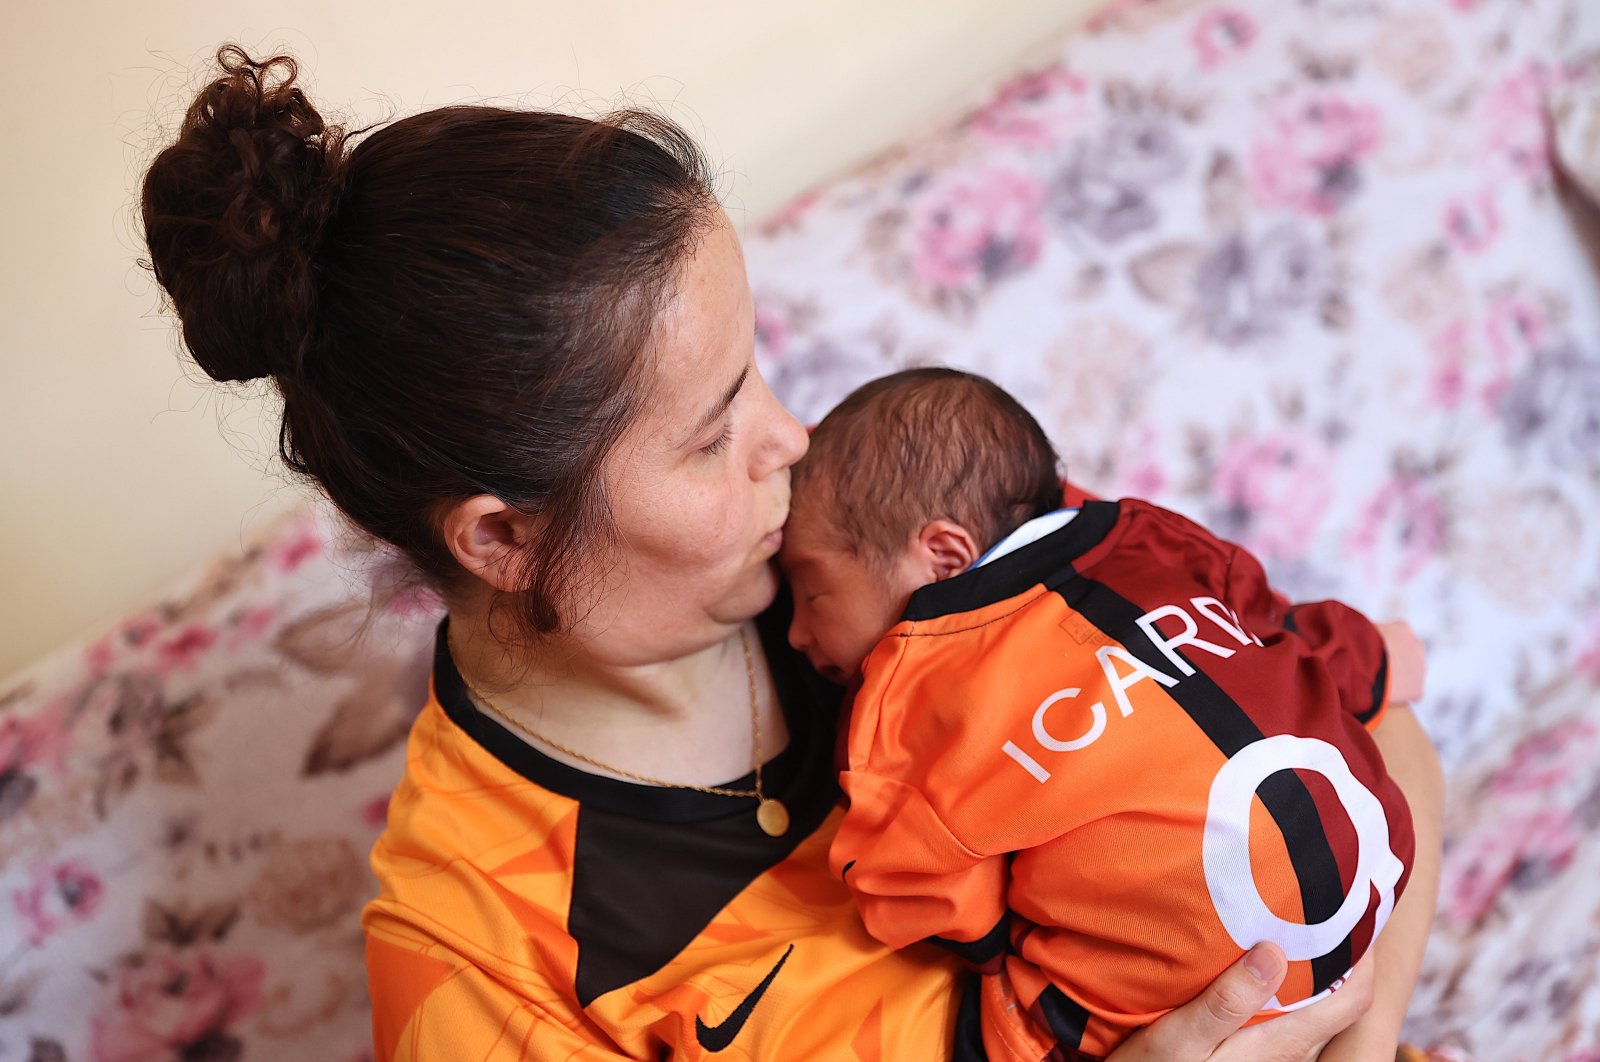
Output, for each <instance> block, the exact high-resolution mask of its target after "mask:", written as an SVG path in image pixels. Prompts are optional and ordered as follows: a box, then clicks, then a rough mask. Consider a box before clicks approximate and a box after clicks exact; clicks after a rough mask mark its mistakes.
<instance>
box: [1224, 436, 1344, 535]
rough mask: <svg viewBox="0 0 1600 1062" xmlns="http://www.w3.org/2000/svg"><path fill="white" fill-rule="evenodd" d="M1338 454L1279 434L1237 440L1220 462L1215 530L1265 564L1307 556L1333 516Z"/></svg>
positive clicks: (1311, 441)
mask: <svg viewBox="0 0 1600 1062" xmlns="http://www.w3.org/2000/svg"><path fill="white" fill-rule="evenodd" d="M1331 467H1332V454H1331V453H1329V451H1328V448H1327V446H1326V445H1324V444H1323V443H1321V442H1320V441H1319V440H1317V439H1316V438H1314V437H1312V436H1309V435H1306V434H1304V433H1300V432H1291V431H1275V432H1270V433H1267V434H1264V435H1258V436H1246V437H1241V438H1238V439H1235V440H1233V441H1232V442H1230V443H1229V444H1228V445H1227V446H1226V447H1225V448H1224V449H1223V451H1222V453H1221V454H1220V455H1219V456H1218V458H1217V464H1216V470H1215V471H1214V472H1213V474H1212V477H1211V490H1210V494H1211V498H1212V503H1213V504H1214V505H1216V506H1219V507H1220V510H1219V512H1218V516H1217V518H1216V519H1215V520H1214V521H1213V526H1214V527H1215V528H1216V529H1217V530H1218V531H1219V533H1222V534H1223V535H1224V536H1225V537H1228V538H1231V539H1233V540H1235V541H1237V542H1239V543H1240V544H1241V545H1243V546H1244V547H1245V548H1246V549H1249V550H1250V551H1251V552H1253V553H1255V554H1256V555H1257V556H1258V557H1259V558H1260V559H1261V560H1262V562H1263V563H1266V564H1270V562H1271V561H1273V560H1287V559H1292V558H1295V557H1299V556H1301V555H1302V554H1303V553H1304V552H1305V550H1306V548H1307V547H1308V546H1309V545H1310V544H1311V542H1312V540H1313V539H1314V538H1315V536H1316V533H1317V530H1318V528H1319V527H1320V526H1321V523H1322V518H1323V516H1324V515H1325V514H1326V513H1327V510H1328V505H1329V502H1330V501H1331V500H1332V491H1331V490H1330V489H1329V484H1328V471H1329V469H1330V468H1331Z"/></svg>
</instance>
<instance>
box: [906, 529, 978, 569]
mask: <svg viewBox="0 0 1600 1062" xmlns="http://www.w3.org/2000/svg"><path fill="white" fill-rule="evenodd" d="M917 550H918V552H919V553H920V554H921V555H922V559H923V561H924V563H926V564H927V565H928V568H929V570H930V572H931V574H932V576H933V581H934V582H940V581H942V580H945V579H948V578H950V577H951V576H952V575H960V574H961V573H962V572H964V571H966V570H967V569H968V568H970V567H972V565H973V563H974V562H975V561H976V560H977V559H978V543H977V540H976V539H974V538H973V537H972V534H971V532H969V531H968V530H967V529H966V528H964V527H962V526H961V525H960V524H958V523H956V522H955V521H953V520H930V521H928V522H927V523H926V524H923V525H922V530H921V531H918V532H917Z"/></svg>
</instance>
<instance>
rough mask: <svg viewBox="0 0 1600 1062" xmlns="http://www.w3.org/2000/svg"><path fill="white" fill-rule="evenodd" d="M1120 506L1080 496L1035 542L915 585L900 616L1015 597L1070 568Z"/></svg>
mask: <svg viewBox="0 0 1600 1062" xmlns="http://www.w3.org/2000/svg"><path fill="white" fill-rule="evenodd" d="M1120 512H1121V507H1120V506H1119V505H1118V504H1117V503H1116V502H1106V501H1091V502H1085V503H1084V504H1083V506H1082V508H1080V509H1079V511H1078V515H1077V516H1075V517H1073V518H1072V520H1071V521H1069V522H1068V523H1067V524H1066V525H1065V526H1064V527H1062V528H1061V529H1060V530H1057V531H1052V532H1051V533H1050V534H1048V535H1046V536H1045V537H1044V538H1041V539H1039V540H1038V541H1037V542H1030V543H1028V545H1026V546H1023V547H1022V548H1021V549H1017V550H1013V551H1011V552H1010V553H1007V554H1006V555H1005V556H1003V557H996V558H995V559H994V560H992V561H990V562H989V563H988V564H985V565H984V566H983V567H981V568H972V569H969V570H967V571H964V572H962V573H961V574H960V575H957V576H953V577H951V578H949V579H945V580H944V581H943V582H937V583H929V584H928V585H927V586H924V587H921V588H919V589H917V590H916V591H915V592H913V593H912V595H911V599H910V600H909V601H907V602H906V610H905V613H904V614H903V615H902V616H901V617H900V618H901V619H907V620H928V619H936V618H938V617H939V616H947V615H950V614H951V613H954V612H970V611H972V610H973V609H975V608H982V607H983V606H984V605H992V604H994V603H995V602H996V601H1004V600H1005V599H1006V598H1008V597H1015V596H1016V595H1017V594H1020V593H1022V592H1023V591H1024V590H1026V589H1028V587H1030V586H1038V585H1039V584H1040V583H1045V584H1046V585H1049V584H1050V583H1051V582H1052V581H1053V580H1055V579H1057V578H1059V577H1060V576H1061V575H1062V574H1063V573H1064V572H1067V571H1070V570H1071V565H1072V562H1073V561H1074V560H1075V559H1077V558H1078V557H1080V556H1082V555H1083V554H1084V553H1086V552H1088V551H1089V550H1090V549H1092V548H1093V547H1095V546H1097V545H1099V544H1100V542H1101V540H1102V539H1104V538H1105V537H1106V534H1107V533H1108V532H1110V530H1111V528H1112V527H1114V526H1115V525H1116V522H1117V516H1118V514H1119V513H1120Z"/></svg>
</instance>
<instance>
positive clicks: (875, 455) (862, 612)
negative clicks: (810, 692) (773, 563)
mask: <svg viewBox="0 0 1600 1062" xmlns="http://www.w3.org/2000/svg"><path fill="white" fill-rule="evenodd" d="M792 482H793V495H792V498H791V501H790V508H789V522H788V523H787V524H785V525H784V529H783V549H782V550H781V551H780V553H779V555H778V560H779V563H780V564H781V565H782V566H783V570H784V573H785V574H786V575H787V576H788V579H789V584H790V587H791V588H792V589H793V591H794V623H793V625H792V626H791V627H790V628H789V641H790V642H791V643H792V644H793V645H794V647H795V648H796V649H798V650H800V651H801V652H803V653H805V654H806V656H807V657H808V658H809V659H810V661H811V663H812V666H813V667H815V668H816V669H817V670H818V671H819V672H821V673H822V674H823V675H826V676H827V677H829V678H831V679H833V680H834V681H836V682H841V683H842V682H845V681H847V680H848V679H849V678H850V677H851V676H853V675H854V674H855V673H856V671H857V670H859V669H860V667H861V661H862V660H863V659H865V657H866V655H867V653H868V652H869V651H870V650H871V649H872V646H873V645H874V644H875V643H876V642H877V641H878V639H879V638H881V637H882V636H883V635H884V633H885V632H886V631H888V629H889V628H890V627H892V626H894V624H895V623H896V622H897V621H898V620H899V618H900V615H901V613H903V612H904V611H905V607H906V601H907V599H909V598H910V596H911V594H912V592H913V591H914V590H916V589H917V588H918V587H921V586H925V585H927V584H928V583H932V582H937V581H939V580H940V579H948V578H950V577H951V576H954V575H959V574H961V573H962V572H964V571H966V570H967V569H968V568H969V567H971V566H972V564H973V563H974V562H976V561H977V560H978V558H979V557H981V556H982V555H983V553H984V552H985V551H986V550H988V548H989V547H990V546H992V545H994V544H995V543H996V542H998V541H1000V540H1001V539H1002V538H1004V537H1005V536H1006V535H1008V534H1010V533H1011V532H1012V531H1014V530H1016V529H1017V528H1018V527H1020V526H1021V525H1023V524H1024V523H1026V522H1027V521H1029V520H1031V519H1033V518H1034V517H1036V516H1042V515H1044V514H1045V513H1048V512H1053V511H1054V510H1056V509H1058V508H1060V506H1061V480H1060V473H1059V470H1058V469H1057V462H1056V454H1055V450H1054V449H1052V448H1051V446H1050V440H1049V439H1047V438H1046V437H1045V434H1044V432H1043V430H1041V429H1040V427H1039V424H1038V422H1037V421H1035V420H1034V419H1033V417H1031V416H1030V415H1029V414H1028V411H1027V410H1025V409H1023V408H1022V406H1021V405H1020V404H1018V402H1017V400H1016V399H1014V398H1012V397H1011V396H1010V395H1008V394H1006V392H1005V391H1003V390H1001V389H1000V388H999V387H998V386H996V385H995V384H993V383H991V382H990V381H988V380H986V379H984V378H983V377H981V376H973V375H972V374H970V373H964V372H957V371H956V370H954V369H908V370H906V371H904V372H898V373H895V374H893V375H892V376H885V377H882V378H881V379H877V380H873V381H872V382H871V383H868V384H865V385H864V386H862V387H860V388H858V389H857V390H856V391H854V392H853V393H852V394H851V395H850V396H849V397H848V398H846V399H845V400H844V401H843V402H841V403H839V405H838V407H837V408H835V409H834V410H833V412H831V413H829V414H828V415H827V416H826V417H824V418H823V420H822V423H820V424H818V425H817V428H816V430H815V431H814V432H812V434H811V448H810V450H809V451H807V453H806V456H805V458H804V459H803V460H802V461H801V462H800V463H799V464H798V465H796V466H795V467H794V472H793V481H792Z"/></svg>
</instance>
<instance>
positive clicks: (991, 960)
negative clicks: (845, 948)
mask: <svg viewBox="0 0 1600 1062" xmlns="http://www.w3.org/2000/svg"><path fill="white" fill-rule="evenodd" d="M840 784H841V785H842V786H843V788H844V790H845V792H846V793H847V794H848V795H849V797H850V807H849V810H848V811H847V812H846V813H845V817H844V822H843V823H842V824H841V825H840V827H839V832H838V834H837V835H836V836H835V838H834V842H833V848H832V851H831V852H830V854H829V862H830V865H831V866H832V869H833V872H834V873H835V874H838V875H840V876H841V877H842V878H843V880H844V883H845V885H846V886H848V887H849V889H850V891H851V893H852V894H853V895H854V897H855V901H856V906H857V908H858V909H859V910H860V912H861V920H862V922H863V923H865V925H866V927H867V932H869V933H871V934H872V936H874V937H876V938H877V939H878V940H880V941H882V942H883V943H885V944H887V945H888V946H890V947H892V948H904V947H906V946H908V945H911V944H915V943H917V942H918V941H922V940H927V941H930V942H931V943H934V944H937V945H939V946H941V947H943V948H945V949H947V950H949V951H951V952H953V953H954V954H955V955H957V956H958V957H959V958H961V959H963V960H964V961H966V962H967V963H968V964H969V965H971V966H973V967H975V968H977V969H980V970H984V971H989V970H994V969H998V964H999V962H1000V960H1001V959H1002V958H1003V957H1004V955H1005V951H1006V945H1007V943H1008V939H1007V922H1006V905H1005V885H1006V860H1005V856H1004V855H991V856H985V855H982V854H980V853H977V852H974V851H972V850H971V849H969V848H968V847H967V846H966V845H964V844H962V843H961V841H960V840H959V839H957V838H956V837H955V836H954V835H953V834H952V833H951V832H950V830H949V828H948V827H947V826H946V825H945V823H944V821H943V820H942V819H941V818H940V817H939V814H938V812H937V811H936V810H935V809H934V807H933V806H932V805H931V804H930V803H929V802H928V800H927V798H926V797H925V796H924V795H923V794H922V793H921V792H919V791H918V790H917V789H916V788H915V787H913V786H910V785H907V784H906V783H904V782H901V781H898V780H896V779H892V778H885V777H882V776H880V775H875V774H871V773H868V772H864V771H846V772H844V774H843V775H842V776H841V778H840Z"/></svg>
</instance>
